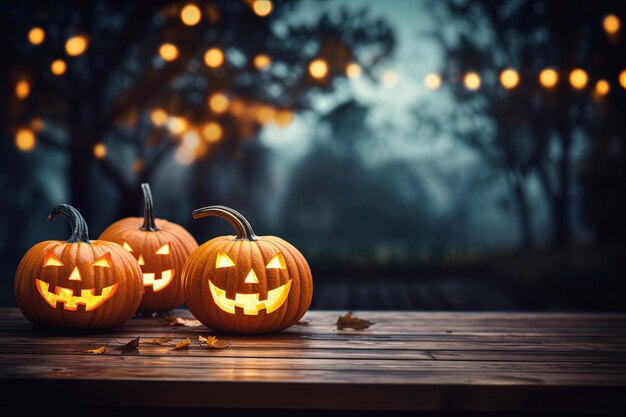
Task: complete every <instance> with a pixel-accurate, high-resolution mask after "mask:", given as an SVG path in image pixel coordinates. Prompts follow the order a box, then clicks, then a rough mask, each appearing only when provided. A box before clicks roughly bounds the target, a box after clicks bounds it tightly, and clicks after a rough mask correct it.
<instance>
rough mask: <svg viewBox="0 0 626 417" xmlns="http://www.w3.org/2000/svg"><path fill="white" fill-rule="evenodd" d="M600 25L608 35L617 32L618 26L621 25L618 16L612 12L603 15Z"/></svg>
mask: <svg viewBox="0 0 626 417" xmlns="http://www.w3.org/2000/svg"><path fill="white" fill-rule="evenodd" d="M602 26H603V27H604V31H605V32H606V33H608V34H609V35H615V34H616V33H617V32H619V29H620V27H621V26H622V24H621V22H620V20H619V17H617V16H615V15H614V14H609V15H606V16H605V17H604V20H603V21H602Z"/></svg>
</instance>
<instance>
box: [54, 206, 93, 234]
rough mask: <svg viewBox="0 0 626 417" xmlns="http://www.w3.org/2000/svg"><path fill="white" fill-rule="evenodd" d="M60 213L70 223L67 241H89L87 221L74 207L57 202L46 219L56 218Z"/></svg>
mask: <svg viewBox="0 0 626 417" xmlns="http://www.w3.org/2000/svg"><path fill="white" fill-rule="evenodd" d="M59 214H61V215H62V216H63V217H65V219H66V220H67V221H68V222H69V223H70V226H71V227H72V235H71V236H70V238H69V239H67V243H77V242H82V243H89V244H91V242H90V241H89V230H88V229H87V222H85V219H84V218H83V216H82V215H81V214H80V213H79V212H78V210H76V209H75V208H74V207H72V206H70V205H69V204H59V205H58V206H56V207H55V208H53V209H52V211H51V212H50V214H49V215H48V221H49V222H51V221H52V220H54V219H56V218H57V216H58V215H59Z"/></svg>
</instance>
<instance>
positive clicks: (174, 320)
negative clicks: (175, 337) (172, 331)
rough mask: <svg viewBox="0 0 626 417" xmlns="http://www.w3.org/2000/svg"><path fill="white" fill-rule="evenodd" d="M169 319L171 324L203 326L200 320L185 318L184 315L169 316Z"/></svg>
mask: <svg viewBox="0 0 626 417" xmlns="http://www.w3.org/2000/svg"><path fill="white" fill-rule="evenodd" d="M168 321H169V322H170V326H185V327H198V326H202V323H200V322H199V321H198V320H194V319H184V318H182V317H169V318H168Z"/></svg>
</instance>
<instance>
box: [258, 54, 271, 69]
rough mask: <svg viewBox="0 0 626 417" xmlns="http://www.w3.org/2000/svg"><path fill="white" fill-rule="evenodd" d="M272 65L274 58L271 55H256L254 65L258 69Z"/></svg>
mask: <svg viewBox="0 0 626 417" xmlns="http://www.w3.org/2000/svg"><path fill="white" fill-rule="evenodd" d="M270 65H272V59H271V58H270V57H269V56H267V55H265V54H259V55H257V56H255V57H254V66H255V67H256V68H257V69H259V70H264V69H267V68H269V67H270Z"/></svg>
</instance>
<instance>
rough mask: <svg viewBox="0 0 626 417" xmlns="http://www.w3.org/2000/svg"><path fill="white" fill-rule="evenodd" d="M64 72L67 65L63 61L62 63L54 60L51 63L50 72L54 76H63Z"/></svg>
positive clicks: (59, 60) (60, 60)
mask: <svg viewBox="0 0 626 417" xmlns="http://www.w3.org/2000/svg"><path fill="white" fill-rule="evenodd" d="M65 70H67V65H66V64H65V61H63V60H62V59H55V60H54V61H52V64H51V65H50V71H52V73H53V74H54V75H63V74H65Z"/></svg>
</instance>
